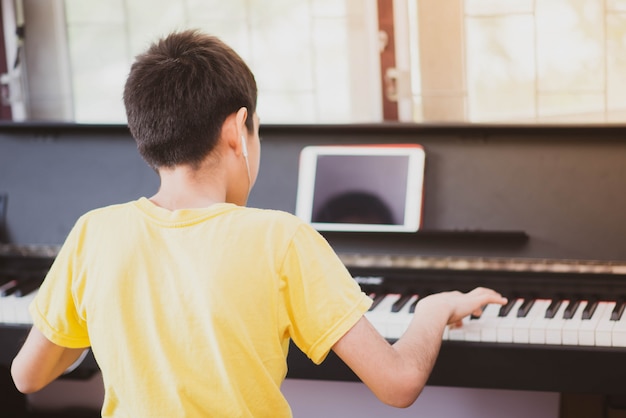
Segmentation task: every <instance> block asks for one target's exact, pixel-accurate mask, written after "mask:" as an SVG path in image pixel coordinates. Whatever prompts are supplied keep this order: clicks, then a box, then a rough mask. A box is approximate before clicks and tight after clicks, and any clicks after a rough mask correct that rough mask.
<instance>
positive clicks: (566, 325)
mask: <svg viewBox="0 0 626 418" xmlns="http://www.w3.org/2000/svg"><path fill="white" fill-rule="evenodd" d="M57 252H58V247H54V246H9V245H4V246H0V340H1V341H2V342H3V344H1V345H0V364H3V365H9V364H10V361H11V360H12V358H13V356H14V355H15V353H16V352H17V350H18V349H19V346H20V345H21V342H22V341H23V340H24V338H25V335H26V333H27V331H28V329H29V328H30V326H32V321H31V319H30V316H29V314H28V305H29V303H30V302H31V301H32V299H33V298H34V296H35V295H36V294H37V289H38V287H39V284H40V283H41V281H42V280H43V278H44V276H45V274H46V272H47V269H48V268H49V267H50V265H51V263H52V261H53V260H54V257H55V255H56V253H57ZM340 257H341V259H342V261H343V262H344V264H345V265H346V266H347V267H348V269H349V270H350V272H351V273H352V275H353V277H354V279H355V280H356V281H357V282H358V283H359V285H360V286H361V288H362V289H363V291H364V292H366V293H367V294H368V295H369V296H370V297H371V298H372V299H373V304H372V307H371V309H370V310H369V312H367V313H366V316H367V317H368V319H369V320H370V321H371V322H372V324H373V325H374V327H375V328H376V329H377V330H378V331H379V332H380V333H381V334H382V335H383V336H384V337H385V338H386V339H388V340H389V341H390V342H394V341H395V340H397V339H398V338H400V336H401V335H402V334H403V332H404V330H406V328H407V327H408V324H409V322H410V321H411V320H412V318H413V313H412V312H413V310H414V308H415V305H416V304H417V303H419V301H420V299H421V298H423V297H426V296H427V295H429V294H432V293H435V292H440V291H447V290H460V291H468V290H471V289H472V288H473V287H475V285H476V283H481V285H483V286H487V287H492V288H494V289H497V290H499V291H500V292H502V293H503V294H504V295H505V296H507V297H508V298H509V303H508V304H507V305H505V306H502V307H501V306H496V305H488V306H486V307H485V308H484V309H483V313H482V315H480V316H476V317H475V316H470V317H467V318H465V319H464V321H463V324H462V326H460V327H447V328H446V330H445V332H444V335H443V341H442V348H441V353H440V357H439V359H438V361H437V364H436V366H435V369H434V371H433V374H432V376H431V378H430V381H429V384H432V385H446V386H462V387H479V388H508V389H520V390H538V391H567V392H581V393H601V394H619V393H626V379H624V376H626V362H624V361H623V358H624V356H626V314H625V313H624V311H625V310H626V263H621V262H599V261H584V260H546V259H520V258H508V259H507V258H486V257H434V256H412V255H399V254H358V253H352V254H350V253H340ZM426 320H427V319H426ZM95 372H97V365H96V364H95V361H94V359H93V357H92V356H87V357H86V358H85V360H83V361H82V362H81V363H80V364H79V365H77V367H76V369H75V370H73V371H72V372H71V373H69V374H68V376H67V377H71V378H88V377H90V376H92V375H93V374H94V373H95ZM289 377H295V378H307V379H311V378H312V379H333V380H345V381H351V380H357V378H356V376H355V375H354V374H353V373H352V372H351V371H350V370H349V369H348V368H347V367H346V366H345V365H344V364H343V363H341V361H340V360H339V359H338V358H337V357H335V356H334V355H332V353H331V355H330V358H329V359H328V360H327V361H326V362H324V363H323V364H322V365H321V366H315V365H313V364H312V363H311V362H310V361H309V360H308V359H306V358H305V357H304V355H303V354H302V353H301V352H299V350H298V349H297V348H296V347H292V349H291V350H290V357H289Z"/></svg>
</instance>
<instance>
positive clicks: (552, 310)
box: [545, 299, 563, 319]
mask: <svg viewBox="0 0 626 418" xmlns="http://www.w3.org/2000/svg"><path fill="white" fill-rule="evenodd" d="M562 304H563V301H562V300H559V299H553V300H552V302H550V306H548V309H547V310H546V315H545V317H546V319H553V318H554V317H555V316H556V313H557V312H558V311H559V308H560V307H561V305H562Z"/></svg>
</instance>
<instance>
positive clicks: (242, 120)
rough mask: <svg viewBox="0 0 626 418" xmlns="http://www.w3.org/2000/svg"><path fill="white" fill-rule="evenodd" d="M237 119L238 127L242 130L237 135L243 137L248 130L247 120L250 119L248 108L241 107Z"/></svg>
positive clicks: (236, 115)
mask: <svg viewBox="0 0 626 418" xmlns="http://www.w3.org/2000/svg"><path fill="white" fill-rule="evenodd" d="M235 120H236V122H237V128H238V129H239V130H240V132H238V135H237V136H239V137H241V135H244V133H245V132H246V131H247V129H246V121H247V120H248V108H247V107H241V108H239V110H238V111H237V113H236V114H235Z"/></svg>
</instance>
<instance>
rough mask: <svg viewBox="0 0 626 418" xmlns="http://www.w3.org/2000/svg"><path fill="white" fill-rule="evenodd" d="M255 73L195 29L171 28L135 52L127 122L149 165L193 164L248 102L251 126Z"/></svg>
mask: <svg viewBox="0 0 626 418" xmlns="http://www.w3.org/2000/svg"><path fill="white" fill-rule="evenodd" d="M256 101H257V87H256V82H255V79H254V75H253V74H252V72H251V71H250V69H249V68H248V66H247V65H246V64H245V63H244V61H243V60H242V59H241V58H240V57H239V55H237V53H236V52H235V51H233V50H232V49H231V48H230V47H228V46H227V45H226V44H224V43H223V42H222V41H220V40H219V39H217V38H216V37H213V36H209V35H205V34H203V33H201V32H198V31H193V30H187V31H184V32H177V33H173V34H171V35H169V36H167V37H166V38H163V39H161V40H159V41H157V42H156V43H154V44H152V46H150V48H149V49H148V50H147V51H146V52H145V53H143V54H141V55H139V56H137V58H136V60H135V62H134V63H133V65H132V67H131V69H130V74H129V76H128V79H127V81H126V85H125V87H124V105H125V106H126V115H127V118H128V126H129V128H130V131H131V133H132V135H133V137H134V138H135V140H136V141H137V148H138V149H139V152H140V154H141V155H142V156H143V158H144V159H145V160H146V162H148V164H150V165H151V166H152V167H154V168H160V167H173V166H176V165H181V164H189V165H192V166H195V165H197V164H198V163H200V161H202V160H203V159H204V158H205V157H206V156H207V155H208V154H209V153H210V152H211V151H212V150H213V148H214V147H215V145H216V143H217V140H218V138H219V135H220V130H221V128H222V124H223V123H224V121H225V119H226V118H227V117H228V116H229V115H231V114H233V113H235V112H237V111H238V110H239V109H240V108H242V107H245V108H247V110H248V112H247V115H248V116H247V120H246V128H247V129H248V131H249V132H253V130H254V127H253V126H254V125H253V124H254V122H253V115H254V114H255V111H256Z"/></svg>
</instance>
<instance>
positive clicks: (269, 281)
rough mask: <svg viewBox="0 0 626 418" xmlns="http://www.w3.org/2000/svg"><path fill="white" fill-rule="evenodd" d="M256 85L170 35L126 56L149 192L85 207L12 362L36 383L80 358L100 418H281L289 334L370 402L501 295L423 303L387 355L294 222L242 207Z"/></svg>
mask: <svg viewBox="0 0 626 418" xmlns="http://www.w3.org/2000/svg"><path fill="white" fill-rule="evenodd" d="M256 98H257V89H256V83H255V80H254V76H253V75H252V73H251V72H250V70H249V69H248V67H247V66H246V64H245V63H244V62H243V61H242V60H241V58H240V57H239V56H238V55H237V54H236V53H235V52H234V51H232V50H231V49H230V48H229V47H227V46H226V45H224V44H223V43H222V42H220V41H219V40H218V39H216V38H214V37H210V36H207V35H204V34H201V33H199V32H195V31H184V32H180V33H174V34H172V35H170V36H168V37H166V38H165V39H163V40H161V41H159V42H157V43H155V44H154V45H152V46H151V47H150V48H149V49H148V51H147V52H146V53H144V54H142V55H140V56H138V57H137V60H136V62H135V63H134V64H133V66H132V68H131V71H130V75H129V77H128V80H127V82H126V86H125V90H124V103H125V106H126V111H127V116H128V124H129V127H130V129H131V133H132V135H133V137H134V138H135V140H136V141H137V146H138V149H139V152H140V153H141V155H142V156H143V158H144V159H145V160H146V162H147V163H148V164H149V165H150V166H152V167H153V168H154V169H155V170H156V171H157V172H158V174H159V176H160V179H161V186H160V188H159V190H158V191H157V192H156V194H155V195H154V196H152V197H151V198H150V199H147V198H140V199H139V200H137V201H134V202H129V203H126V204H120V205H113V206H109V207H106V208H101V209H97V210H94V211H91V212H89V213H87V214H85V215H84V216H82V217H81V218H80V219H79V220H78V221H77V223H76V225H75V226H74V228H73V229H72V231H71V232H70V234H69V236H68V238H67V240H66V242H65V244H64V245H63V247H62V249H61V251H60V252H59V255H58V256H57V258H56V260H55V262H54V265H53V266H52V268H51V269H50V272H49V273H48V276H47V277H46V280H45V281H44V283H43V284H42V286H41V288H40V290H39V294H38V296H37V298H36V300H35V301H34V302H33V304H32V305H31V314H32V316H33V321H34V327H33V329H32V331H31V333H30V334H29V336H28V338H27V340H26V342H25V343H24V346H23V348H22V349H21V350H20V352H19V353H18V355H17V356H16V358H15V360H14V362H13V365H12V375H13V378H14V381H15V384H16V386H17V388H18V389H19V390H20V391H22V392H25V393H28V392H33V391H37V390H39V389H41V388H42V387H44V386H45V385H47V384H48V383H49V382H51V381H52V380H54V379H55V378H56V377H58V376H59V375H60V374H61V373H63V371H64V370H65V369H66V368H67V367H68V366H70V365H71V364H72V363H73V362H75V361H76V359H77V358H78V357H79V355H80V354H81V353H82V352H83V350H84V349H85V348H86V347H91V348H92V350H93V353H94V356H95V358H96V360H97V361H98V364H99V367H100V369H101V371H102V376H103V380H104V385H105V400H104V404H103V407H102V415H103V416H104V417H133V418H139V417H151V418H152V417H168V418H171V417H182V416H185V417H207V416H211V417H261V416H272V417H282V416H290V415H291V411H290V409H289V405H288V404H287V402H286V400H285V399H284V397H283V396H282V394H281V393H280V385H281V382H282V381H283V379H284V378H285V375H286V372H287V366H286V355H287V348H288V344H289V340H290V339H293V341H294V342H295V343H296V344H297V345H298V346H299V347H300V348H301V349H302V350H303V352H304V353H306V354H307V355H308V356H309V357H310V358H311V359H312V361H314V362H316V363H320V362H321V361H322V360H323V359H324V358H325V356H326V355H327V354H328V352H329V351H330V350H331V349H332V350H334V351H335V352H336V353H337V354H338V355H339V357H340V358H341V359H342V360H343V361H345V362H346V364H347V365H348V366H350V367H351V368H352V369H353V370H354V371H355V372H356V374H357V375H358V376H359V377H360V378H361V379H362V380H363V382H364V383H365V384H366V385H367V386H368V387H369V388H370V389H371V390H372V391H373V392H374V393H375V394H376V396H378V397H379V398H380V399H381V400H382V401H383V402H385V403H387V404H390V405H395V406H400V407H404V406H408V405H410V404H411V403H413V401H414V400H415V399H416V398H417V396H418V395H419V393H420V391H421V390H422V388H423V387H424V385H425V383H426V380H427V378H428V375H429V373H430V370H431V368H432V366H433V364H434V362H435V359H436V356H437V353H438V349H439V345H440V341H441V336H442V333H443V330H444V327H445V325H446V324H449V323H455V322H459V321H460V320H461V319H462V318H463V317H464V316H467V315H469V314H470V313H473V312H477V311H480V307H481V306H484V305H485V304H487V303H504V302H505V299H504V298H502V297H501V296H500V295H499V294H497V293H496V292H494V291H492V290H489V289H482V288H479V289H476V290H474V291H472V292H469V293H467V294H461V293H458V292H448V293H441V294H437V295H432V296H429V297H427V298H424V299H423V300H422V301H421V302H420V303H419V304H418V305H417V308H416V310H415V318H416V319H415V320H414V321H413V322H412V324H411V325H410V327H409V329H408V330H407V332H406V334H405V335H404V336H403V337H402V338H401V339H400V340H399V341H398V342H397V343H395V344H394V345H393V346H391V345H390V344H389V343H388V342H387V341H386V340H385V339H383V338H382V337H381V336H380V334H378V333H377V332H376V330H375V329H374V328H373V327H372V326H371V324H370V323H369V322H368V321H367V319H366V318H365V317H364V316H363V314H364V313H365V312H366V311H367V309H368V308H369V306H370V304H371V300H370V299H369V298H368V297H367V296H366V295H364V294H363V293H362V292H361V290H360V288H359V287H358V285H357V284H356V282H355V281H354V280H352V278H351V277H350V275H349V273H348V272H347V270H346V269H345V268H344V266H343V265H342V263H341V262H340V261H339V259H338V258H337V257H336V255H335V254H334V253H333V251H332V249H331V248H330V247H329V245H328V244H327V243H326V241H324V240H323V238H321V236H320V235H319V234H318V233H317V232H316V231H314V230H313V229H312V228H311V227H310V226H308V225H306V224H304V223H303V222H301V221H300V220H299V219H297V218H296V217H295V216H292V215H290V214H287V213H284V212H280V211H273V210H260V209H252V208H246V207H245V204H246V201H247V198H248V194H249V192H250V189H251V188H252V186H253V185H254V182H255V180H256V177H257V173H258V168H259V157H260V145H259V137H258V128H259V119H258V117H257V115H256V111H255V108H256Z"/></svg>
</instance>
